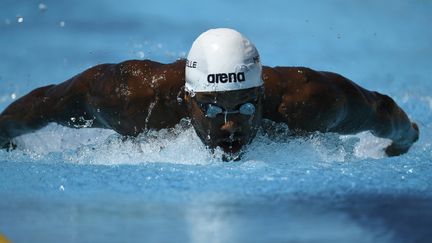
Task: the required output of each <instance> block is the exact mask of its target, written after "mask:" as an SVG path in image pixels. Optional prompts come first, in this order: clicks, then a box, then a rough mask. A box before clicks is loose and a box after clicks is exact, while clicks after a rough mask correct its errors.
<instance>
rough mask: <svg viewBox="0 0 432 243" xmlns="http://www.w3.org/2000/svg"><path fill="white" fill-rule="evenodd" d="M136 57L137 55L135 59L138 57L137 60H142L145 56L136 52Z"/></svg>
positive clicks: (140, 52) (141, 52)
mask: <svg viewBox="0 0 432 243" xmlns="http://www.w3.org/2000/svg"><path fill="white" fill-rule="evenodd" d="M136 55H137V57H138V58H139V59H143V58H144V56H145V55H144V52H143V51H138V52H137V53H136Z"/></svg>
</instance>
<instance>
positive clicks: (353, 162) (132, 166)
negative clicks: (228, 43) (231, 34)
mask: <svg viewBox="0 0 432 243" xmlns="http://www.w3.org/2000/svg"><path fill="white" fill-rule="evenodd" d="M431 12H432V2H430V1H421V0H415V1H409V2H407V1H378V2H377V1H372V0H366V1H361V2H355V3H354V2H347V1H343V0H326V1H320V2H317V1H312V0H310V1H300V0H298V1H272V2H256V3H252V2H251V1H243V0H241V1H236V2H233V1H218V2H210V1H208V2H207V1H200V2H195V1H176V2H171V1H152V2H150V1H138V0H127V1H91V2H88V1H74V2H64V3H59V2H58V1H54V0H50V1H43V2H41V1H12V0H4V1H3V2H2V4H1V8H0V110H3V109H4V108H6V107H7V106H8V105H9V104H10V103H11V102H13V101H14V100H16V99H17V98H19V97H21V96H23V95H25V94H26V93H27V92H29V91H31V90H32V89H34V88H36V87H39V86H43V85H47V84H52V83H60V82H62V81H64V80H66V79H68V78H70V77H72V76H73V75H76V74H77V73H80V72H82V71H83V70H85V69H86V68H89V67H91V66H94V65H96V64H99V63H116V62H120V61H123V60H128V59H147V58H149V59H152V60H157V61H160V62H172V61H174V60H176V59H178V58H181V57H184V56H185V55H186V54H187V52H188V49H189V48H190V45H191V43H192V41H193V40H194V39H195V38H196V37H197V36H198V35H199V34H200V33H201V32H203V31H205V30H207V29H209V28H214V27H231V28H235V29H238V30H239V31H241V32H242V33H244V34H245V35H246V36H247V37H248V38H249V39H251V40H252V41H253V42H254V43H255V45H256V46H257V48H258V50H259V52H260V55H261V59H262V61H263V63H264V64H265V65H269V66H277V65H281V66H306V67H310V68H313V69H316V70H327V71H333V72H337V73H340V74H342V75H344V76H346V77H348V78H350V79H352V80H354V81H355V82H357V83H358V84H360V85H361V86H363V87H365V88H367V89H369V90H375V91H378V92H381V93H385V94H388V95H390V96H391V97H392V98H393V99H395V100H396V102H397V103H398V104H399V105H400V106H401V107H402V108H403V109H404V110H405V111H406V112H407V113H408V114H409V116H410V118H411V119H412V120H414V121H415V122H417V123H418V124H419V127H420V131H421V135H420V140H419V141H418V142H417V143H416V144H414V146H413V147H412V148H411V150H410V151H409V152H408V153H407V154H404V155H402V156H399V157H392V158H388V157H386V156H385V155H384V152H383V149H384V148H385V147H386V146H387V145H388V144H389V141H388V140H386V139H379V138H376V137H374V136H373V135H371V134H370V133H369V132H364V133H360V134H355V135H350V136H340V135H337V134H320V133H316V134H311V135H310V136H307V137H303V138H297V137H296V138H288V137H287V136H286V135H287V134H289V129H288V128H286V127H284V126H282V125H280V124H273V126H275V127H276V128H277V129H278V130H280V131H281V135H278V136H274V137H269V136H267V135H264V134H262V133H259V134H258V136H257V138H256V139H255V140H254V141H253V143H252V144H250V145H249V146H248V147H247V150H246V153H245V155H244V157H243V159H242V160H241V161H239V162H231V163H225V162H221V156H222V155H221V152H220V151H216V153H215V154H211V153H210V152H209V151H207V150H206V149H205V147H204V146H203V145H202V144H201V142H200V140H199V138H198V137H197V136H196V135H195V133H194V131H193V128H192V127H191V126H190V124H189V122H188V121H187V120H183V121H182V122H181V123H180V124H179V125H178V126H177V127H176V128H174V129H167V130H162V131H152V132H150V133H149V134H143V135H141V136H139V137H138V138H137V139H136V140H134V141H132V140H126V141H123V140H122V139H121V138H120V137H119V135H117V134H116V133H114V132H113V131H110V130H104V129H70V128H65V127H61V126H59V125H56V124H50V125H49V126H47V127H45V128H43V129H41V130H40V131H38V132H35V133H32V134H28V135H24V136H21V137H18V138H16V140H15V142H16V143H17V144H18V149H16V150H14V151H11V152H6V151H4V150H2V151H0V198H1V200H0V234H1V235H4V236H5V237H7V238H8V239H9V240H11V241H12V242H348V241H349V242H431V240H432V233H431V231H430V228H431V227H432V182H431V181H432V139H431V135H432V95H431V91H432V59H431V57H432V31H431V29H430V23H431V22H432V15H431V14H430V13H431Z"/></svg>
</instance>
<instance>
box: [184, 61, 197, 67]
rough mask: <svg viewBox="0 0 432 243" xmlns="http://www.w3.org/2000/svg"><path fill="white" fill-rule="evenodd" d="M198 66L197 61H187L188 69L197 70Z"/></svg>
mask: <svg viewBox="0 0 432 243" xmlns="http://www.w3.org/2000/svg"><path fill="white" fill-rule="evenodd" d="M196 66H197V62H195V61H189V60H187V59H186V67H188V68H196Z"/></svg>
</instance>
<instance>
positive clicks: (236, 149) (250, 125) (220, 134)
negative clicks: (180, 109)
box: [185, 87, 263, 157]
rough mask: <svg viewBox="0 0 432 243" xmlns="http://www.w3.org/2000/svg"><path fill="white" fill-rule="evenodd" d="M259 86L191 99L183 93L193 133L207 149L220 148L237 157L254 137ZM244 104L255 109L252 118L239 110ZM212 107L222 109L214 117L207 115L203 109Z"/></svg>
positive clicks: (258, 118) (259, 116)
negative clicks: (210, 105) (215, 106)
mask: <svg viewBox="0 0 432 243" xmlns="http://www.w3.org/2000/svg"><path fill="white" fill-rule="evenodd" d="M262 96H263V89H262V87H258V88H251V89H246V90H236V91H225V92H201V93H195V94H194V95H193V97H191V95H190V94H189V93H186V95H185V99H186V103H187V107H188V114H189V115H190V117H191V122H192V125H193V127H194V128H195V131H196V133H197V134H198V136H199V137H200V139H201V141H202V142H203V143H204V144H205V145H206V146H208V147H209V148H212V149H214V148H216V147H220V148H222V149H223V151H224V152H225V153H226V154H228V155H230V156H232V157H238V156H239V153H240V150H241V149H242V148H243V146H244V145H246V144H248V143H250V142H251V141H252V139H253V138H254V137H255V135H256V133H257V131H258V129H259V127H260V125H261V119H262ZM245 103H251V104H253V105H254V106H255V112H254V114H252V115H244V114H241V113H239V112H236V113H234V112H231V111H238V109H239V107H240V106H241V105H243V104H245ZM209 104H215V105H217V106H219V107H221V108H222V109H223V113H221V114H218V115H217V116H216V117H214V118H212V117H208V116H207V115H206V107H207V106H208V105H209Z"/></svg>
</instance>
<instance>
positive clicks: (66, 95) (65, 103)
mask: <svg viewBox="0 0 432 243" xmlns="http://www.w3.org/2000/svg"><path fill="white" fill-rule="evenodd" d="M101 68H104V67H103V66H97V67H94V68H91V69H89V70H87V71H86V72H84V73H81V74H79V75H77V76H75V77H73V78H71V79H69V80H67V81H65V82H63V83H60V84H58V85H48V86H45V87H40V88H37V89H34V90H33V91H31V92H30V93H28V94H26V95H24V96H23V97H21V98H19V99H18V100H16V101H15V102H13V103H12V104H10V105H9V106H8V107H7V108H6V109H5V110H4V111H3V112H2V113H1V114H0V147H1V148H8V147H9V146H11V139H13V138H15V137H17V136H20V135H22V134H26V133H30V132H34V131H36V130H38V129H40V128H42V127H44V126H46V125H47V124H48V123H49V122H57V123H59V124H63V125H67V126H70V127H74V126H76V127H78V126H80V125H82V124H80V123H83V121H85V120H89V119H90V118H91V116H90V114H89V113H88V112H87V110H86V104H85V101H86V95H87V93H88V90H89V81H90V75H91V74H92V73H94V71H95V69H101ZM80 117H82V119H79V118H80ZM91 127H102V126H101V124H99V123H98V122H97V121H96V122H93V123H92V125H91Z"/></svg>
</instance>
